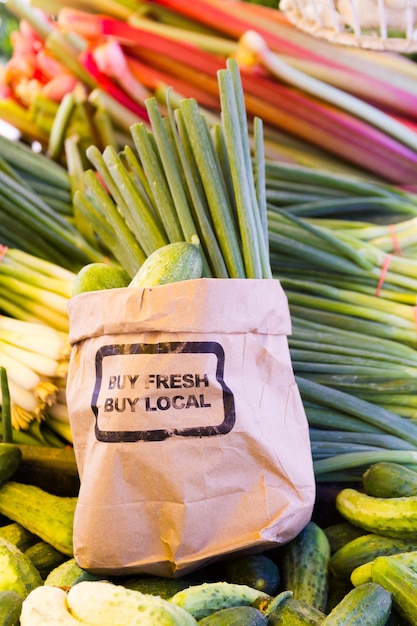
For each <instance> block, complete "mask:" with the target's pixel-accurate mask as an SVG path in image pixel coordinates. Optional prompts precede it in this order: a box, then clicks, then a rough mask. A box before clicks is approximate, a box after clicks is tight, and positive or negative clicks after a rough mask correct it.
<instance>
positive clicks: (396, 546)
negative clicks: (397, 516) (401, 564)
mask: <svg viewBox="0 0 417 626" xmlns="http://www.w3.org/2000/svg"><path fill="white" fill-rule="evenodd" d="M410 550H417V537H416V538H415V539H414V540H411V539H402V538H401V537H385V536H383V535H378V534H376V533H369V534H366V535H361V536H360V537H356V539H353V540H352V541H349V543H347V544H345V545H344V546H342V547H341V548H339V550H337V552H335V553H334V554H333V555H332V556H331V558H330V562H329V570H330V572H331V573H332V574H333V575H334V576H338V577H341V578H343V577H345V578H348V577H350V575H351V574H352V572H353V570H354V569H356V568H357V567H359V565H363V564H364V563H368V562H369V561H373V560H374V559H376V557H377V556H386V555H389V554H398V553H399V552H408V551H410Z"/></svg>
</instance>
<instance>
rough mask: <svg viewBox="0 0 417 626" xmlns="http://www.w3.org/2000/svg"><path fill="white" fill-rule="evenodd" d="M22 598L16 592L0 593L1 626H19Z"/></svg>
mask: <svg viewBox="0 0 417 626" xmlns="http://www.w3.org/2000/svg"><path fill="white" fill-rule="evenodd" d="M22 604H23V598H22V597H21V596H20V595H19V594H18V593H16V591H12V590H10V589H9V590H7V591H0V624H1V626H19V624H20V614H21V612H22Z"/></svg>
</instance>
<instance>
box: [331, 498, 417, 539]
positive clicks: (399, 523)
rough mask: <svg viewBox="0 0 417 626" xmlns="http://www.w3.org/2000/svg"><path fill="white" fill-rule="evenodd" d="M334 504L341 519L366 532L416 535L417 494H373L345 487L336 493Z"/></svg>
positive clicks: (405, 536) (387, 534)
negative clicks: (386, 495) (389, 495)
mask: <svg viewBox="0 0 417 626" xmlns="http://www.w3.org/2000/svg"><path fill="white" fill-rule="evenodd" d="M335 506H336V509H337V511H338V512H339V513H340V515H342V516H343V517H344V518H345V519H347V520H348V521H349V522H351V523H352V524H354V525H355V526H360V527H361V528H364V529H365V530H367V531H369V532H370V533H375V534H379V535H385V536H387V537H400V538H409V539H411V540H413V539H415V538H416V533H417V496H408V497H402V498H377V497H375V496H368V495H367V494H365V493H362V492H360V491H358V490H357V489H351V488H345V489H342V490H341V491H339V492H338V494H337V495H336V500H335Z"/></svg>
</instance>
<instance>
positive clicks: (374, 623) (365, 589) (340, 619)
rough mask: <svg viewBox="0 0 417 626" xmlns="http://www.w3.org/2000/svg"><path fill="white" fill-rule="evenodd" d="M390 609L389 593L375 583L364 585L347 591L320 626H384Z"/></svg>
mask: <svg viewBox="0 0 417 626" xmlns="http://www.w3.org/2000/svg"><path fill="white" fill-rule="evenodd" d="M381 558H384V557H381ZM391 607H392V600H391V593H390V592H389V591H387V590H386V589H385V588H384V587H383V586H382V585H379V584H377V583H375V582H370V583H366V584H364V585H360V586H359V587H354V588H353V589H352V590H351V591H349V593H347V594H346V595H345V597H344V598H343V599H342V600H341V601H340V602H339V603H338V604H337V605H336V606H335V607H334V608H333V609H332V611H330V613H329V614H328V615H327V616H326V618H325V619H324V620H323V622H322V626H385V624H386V623H387V620H388V618H389V615H390V613H391Z"/></svg>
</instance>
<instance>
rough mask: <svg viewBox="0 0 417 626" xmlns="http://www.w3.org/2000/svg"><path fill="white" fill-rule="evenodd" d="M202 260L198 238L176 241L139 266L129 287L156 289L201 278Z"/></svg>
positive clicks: (155, 252) (163, 247)
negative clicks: (159, 286)
mask: <svg viewBox="0 0 417 626" xmlns="http://www.w3.org/2000/svg"><path fill="white" fill-rule="evenodd" d="M202 273H203V258H202V256H201V253H200V250H199V243H198V238H196V239H195V240H194V241H192V242H188V241H176V242H174V243H169V244H167V245H165V246H162V247H161V248H157V250H155V251H154V252H152V254H151V255H149V256H148V258H147V259H146V261H145V262H144V263H143V265H141V267H140V268H139V270H138V271H137V273H136V274H135V276H134V277H133V278H132V280H131V282H130V283H129V287H136V288H137V287H157V286H158V285H165V284H167V283H175V282H179V281H183V280H191V279H195V278H201V276H202Z"/></svg>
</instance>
